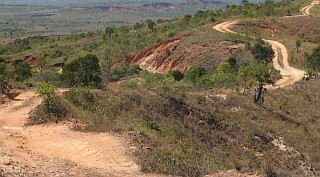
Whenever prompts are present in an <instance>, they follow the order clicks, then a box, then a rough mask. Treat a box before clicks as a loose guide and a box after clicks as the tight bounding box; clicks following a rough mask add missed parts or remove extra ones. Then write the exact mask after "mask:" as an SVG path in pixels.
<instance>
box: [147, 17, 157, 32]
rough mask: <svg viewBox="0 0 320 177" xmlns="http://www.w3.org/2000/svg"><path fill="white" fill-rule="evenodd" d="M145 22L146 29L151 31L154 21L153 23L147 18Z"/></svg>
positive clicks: (154, 24)
mask: <svg viewBox="0 0 320 177" xmlns="http://www.w3.org/2000/svg"><path fill="white" fill-rule="evenodd" d="M146 23H147V27H148V29H149V30H152V31H153V30H154V27H155V26H156V23H155V22H154V21H152V20H150V19H148V20H147V21H146Z"/></svg>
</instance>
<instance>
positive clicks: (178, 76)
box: [169, 70, 184, 81]
mask: <svg viewBox="0 0 320 177" xmlns="http://www.w3.org/2000/svg"><path fill="white" fill-rule="evenodd" d="M169 75H171V76H172V77H173V78H174V80H176V81H181V80H182V79H183V78H184V74H183V73H182V72H181V71H179V70H173V71H170V72H169Z"/></svg>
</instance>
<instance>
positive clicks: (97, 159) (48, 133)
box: [0, 91, 155, 176]
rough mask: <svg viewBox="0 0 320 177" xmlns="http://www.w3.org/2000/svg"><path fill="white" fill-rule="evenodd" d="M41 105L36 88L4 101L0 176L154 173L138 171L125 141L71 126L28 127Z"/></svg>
mask: <svg viewBox="0 0 320 177" xmlns="http://www.w3.org/2000/svg"><path fill="white" fill-rule="evenodd" d="M40 103H41V98H39V97H38V96H37V95H36V94H35V93H34V92H33V91H25V92H23V93H21V94H20V95H19V96H18V97H16V99H15V100H13V101H11V102H9V103H7V104H5V105H0V176H1V175H4V176H155V175H145V174H143V173H141V172H140V167H139V166H138V165H137V164H136V163H135V162H134V160H133V158H132V156H131V155H130V154H129V153H128V152H130V151H129V150H128V148H127V146H126V145H125V141H124V140H123V139H122V138H120V137H118V136H115V135H111V134H107V133H99V134H97V133H82V132H76V131H73V130H71V129H70V128H69V126H68V124H51V125H39V126H29V127H25V126H24V124H25V123H26V121H27V118H28V113H29V112H30V111H31V110H32V109H34V108H35V107H36V106H37V105H39V104H40Z"/></svg>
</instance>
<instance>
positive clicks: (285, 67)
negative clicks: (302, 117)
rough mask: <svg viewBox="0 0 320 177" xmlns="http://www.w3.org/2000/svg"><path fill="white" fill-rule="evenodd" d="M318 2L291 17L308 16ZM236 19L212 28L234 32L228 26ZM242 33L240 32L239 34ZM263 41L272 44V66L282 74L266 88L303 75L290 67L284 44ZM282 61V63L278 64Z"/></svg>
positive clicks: (298, 78) (290, 82)
mask: <svg viewBox="0 0 320 177" xmlns="http://www.w3.org/2000/svg"><path fill="white" fill-rule="evenodd" d="M317 4H319V1H318V0H316V1H313V2H312V3H311V4H310V5H308V6H306V7H304V8H302V9H301V12H302V13H303V14H302V15H296V16H291V17H297V16H309V15H311V14H310V9H311V8H312V7H314V6H315V5H317ZM237 23H238V21H235V20H233V21H226V22H223V23H220V24H217V25H215V26H213V29H214V30H217V31H220V32H222V33H234V34H237V33H236V32H234V31H232V30H230V28H231V27H232V26H233V25H235V24H237ZM241 35H242V34H241ZM263 40H264V41H265V42H267V43H268V44H270V45H271V46H272V49H273V51H274V52H275V56H274V58H273V60H272V62H273V66H274V68H275V69H276V70H278V71H280V75H281V76H282V78H281V79H279V80H278V81H276V83H275V84H273V85H266V88H268V89H277V88H281V87H286V86H289V85H291V84H293V83H295V82H297V81H299V80H301V79H302V78H303V76H304V75H305V72H304V71H302V70H299V69H296V68H294V67H291V66H290V64H289V61H288V50H287V48H286V46H285V45H283V44H282V43H280V42H278V41H273V40H268V39H263ZM280 63H282V65H280Z"/></svg>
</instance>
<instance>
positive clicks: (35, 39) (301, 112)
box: [0, 0, 320, 177]
mask: <svg viewBox="0 0 320 177" xmlns="http://www.w3.org/2000/svg"><path fill="white" fill-rule="evenodd" d="M199 2H200V3H203V4H206V3H207V1H199ZM189 3H190V2H189ZM142 6H144V8H150V9H152V10H161V9H162V8H173V9H174V8H176V7H175V5H172V4H171V3H160V4H159V3H155V2H153V3H143V5H142ZM70 7H71V6H70ZM304 7H306V8H304ZM72 8H78V7H77V5H74V6H72ZM82 8H88V9H87V10H94V11H114V12H116V11H121V10H122V9H118V8H116V7H115V6H112V7H110V6H100V5H99V6H88V7H82ZM126 10H127V9H126ZM319 12H320V5H319V2H318V1H311V0H308V1H303V0H294V1H280V2H266V3H261V4H251V3H248V4H242V5H239V6H237V5H233V6H232V5H231V6H228V8H227V9H225V10H218V11H215V10H212V11H211V10H209V11H197V12H196V13H194V14H193V15H185V16H183V17H181V18H175V19H167V20H166V19H163V20H160V21H153V20H150V19H149V20H145V21H140V22H139V23H136V24H135V25H134V26H121V27H106V28H105V29H104V30H103V31H98V32H89V33H79V34H71V35H70V34H69V35H52V36H32V37H29V38H22V39H19V38H17V39H15V40H14V42H12V43H9V44H7V45H2V46H0V89H1V90H0V91H1V97H0V98H1V103H2V104H0V176H36V175H37V176H79V175H81V176H170V175H173V176H208V177H211V176H252V177H257V176H267V177H271V176H272V177H273V176H307V177H309V176H319V175H320V161H319V159H320V158H319V156H320V152H319V149H320V147H319V146H320V144H319V142H320V137H319V135H318V130H319V128H320V124H319V115H320V112H319V109H318V107H319V106H320V100H319V99H320V95H319V92H318V89H319V87H320V81H319V75H318V72H319V71H320V62H319V57H320V47H319V46H318V45H319V39H320V37H319V35H318V34H319V33H318V31H317V30H318V21H319V17H318V14H319Z"/></svg>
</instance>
